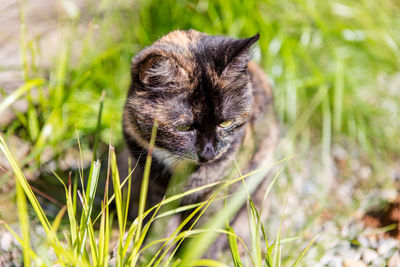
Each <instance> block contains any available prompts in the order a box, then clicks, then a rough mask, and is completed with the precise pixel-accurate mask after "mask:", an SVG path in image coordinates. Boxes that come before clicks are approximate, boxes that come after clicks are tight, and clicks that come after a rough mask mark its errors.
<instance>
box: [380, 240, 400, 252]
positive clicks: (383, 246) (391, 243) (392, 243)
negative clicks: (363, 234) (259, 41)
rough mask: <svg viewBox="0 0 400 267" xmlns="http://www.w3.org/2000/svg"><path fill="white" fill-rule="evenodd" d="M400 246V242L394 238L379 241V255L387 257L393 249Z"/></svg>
mask: <svg viewBox="0 0 400 267" xmlns="http://www.w3.org/2000/svg"><path fill="white" fill-rule="evenodd" d="M396 246H398V241H397V240H395V239H393V238H382V239H380V240H379V247H378V253H379V255H382V256H386V254H388V253H389V252H390V251H391V250H392V249H393V248H395V247H396Z"/></svg>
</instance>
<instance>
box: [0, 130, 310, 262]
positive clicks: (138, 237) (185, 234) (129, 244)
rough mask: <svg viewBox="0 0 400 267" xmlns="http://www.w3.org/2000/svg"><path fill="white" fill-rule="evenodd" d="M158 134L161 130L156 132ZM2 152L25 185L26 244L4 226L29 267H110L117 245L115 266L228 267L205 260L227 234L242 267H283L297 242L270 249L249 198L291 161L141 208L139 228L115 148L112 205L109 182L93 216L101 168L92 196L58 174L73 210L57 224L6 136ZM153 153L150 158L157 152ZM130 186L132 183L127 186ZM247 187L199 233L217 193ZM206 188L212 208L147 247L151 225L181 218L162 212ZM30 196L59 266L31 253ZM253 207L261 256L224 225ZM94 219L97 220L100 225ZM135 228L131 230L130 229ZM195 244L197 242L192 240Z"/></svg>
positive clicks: (96, 169) (21, 188)
mask: <svg viewBox="0 0 400 267" xmlns="http://www.w3.org/2000/svg"><path fill="white" fill-rule="evenodd" d="M154 129H156V128H155V127H154ZM155 133H156V132H155V130H154V131H153V134H152V138H151V140H153V141H151V142H150V143H151V144H154V138H155ZM0 149H1V151H2V152H3V153H4V155H5V156H6V158H7V160H8V161H9V163H10V165H11V166H12V168H13V171H14V175H15V179H16V183H17V184H18V186H17V196H18V198H17V205H18V208H19V220H20V224H21V228H22V233H23V237H22V238H20V237H19V236H18V234H16V233H15V232H14V231H13V230H12V229H11V228H10V227H9V226H8V225H7V224H5V222H2V223H3V224H5V226H6V227H7V229H8V230H9V231H11V232H12V233H13V235H14V236H15V237H16V239H17V240H18V241H19V242H20V244H21V246H22V247H23V256H24V264H28V265H30V262H31V261H33V265H35V266H36V265H38V266H39V265H41V264H43V263H44V262H47V263H51V264H55V263H57V264H59V265H60V266H90V265H94V266H108V265H109V262H110V257H111V255H112V254H111V248H110V246H113V247H116V248H117V249H116V254H113V257H114V260H116V262H115V264H116V266H137V265H139V266H142V265H143V266H144V265H146V266H159V265H166V266H170V265H172V266H198V265H204V266H228V265H226V264H227V263H223V262H219V261H217V260H214V259H205V258H202V257H203V255H204V254H205V253H206V252H207V249H208V248H209V245H210V241H211V242H212V240H215V238H217V236H218V235H221V234H223V235H226V237H227V238H228V241H229V247H230V250H231V254H232V258H233V262H234V264H235V266H242V263H241V262H243V259H246V262H249V261H250V262H251V263H249V264H246V265H247V266H279V265H280V261H281V259H280V254H279V253H276V252H275V253H274V256H273V257H271V254H272V253H273V251H280V249H281V244H282V243H285V242H290V241H291V240H292V239H290V238H289V239H281V236H280V235H278V237H277V240H276V242H275V243H273V244H272V245H271V246H269V245H268V242H267V240H268V239H267V237H266V233H265V230H264V226H263V222H261V220H260V211H258V210H257V208H256V207H255V206H254V204H253V201H252V199H251V197H250V195H249V192H251V191H252V188H253V189H254V188H256V187H257V184H258V183H260V182H261V181H262V177H264V176H265V174H266V173H267V172H268V171H269V170H270V168H271V166H274V165H277V164H282V163H285V162H286V161H287V160H288V159H283V160H281V161H278V162H275V163H273V164H270V166H268V167H265V168H263V169H260V170H257V171H253V172H250V173H248V174H244V175H242V176H240V177H238V178H230V179H227V180H225V181H220V182H216V183H213V184H209V185H205V186H203V187H199V188H196V189H192V190H190V191H187V192H184V193H180V194H177V195H173V196H170V197H168V198H166V199H165V198H164V200H162V201H161V202H160V203H158V204H157V205H156V206H154V207H152V208H151V209H149V210H146V211H144V209H143V207H144V205H142V211H140V210H139V213H138V217H137V218H136V219H135V220H134V221H133V222H131V223H128V221H127V214H126V211H127V210H126V209H124V207H126V206H127V205H129V203H128V201H129V199H128V198H123V196H122V192H123V190H122V184H121V183H120V178H119V172H118V167H117V162H116V156H115V150H114V149H113V147H112V146H110V154H109V171H108V173H109V174H110V170H111V176H112V179H111V180H112V183H113V187H114V188H115V190H114V194H113V195H112V196H111V198H109V194H108V182H107V183H106V186H107V187H106V190H105V192H106V193H105V195H104V199H103V201H102V209H101V213H100V214H99V215H98V216H97V217H96V216H95V215H94V214H92V211H93V205H94V201H93V200H94V197H95V194H96V190H97V187H98V178H99V174H100V162H99V161H98V160H96V161H94V162H93V163H92V165H91V168H90V172H89V179H88V180H87V184H86V186H84V185H82V188H85V190H82V192H81V191H80V190H78V191H75V190H72V186H71V179H70V180H69V181H68V185H66V184H65V183H64V182H63V180H62V179H61V178H60V177H58V175H57V174H56V173H54V175H55V176H56V177H57V179H58V180H59V181H60V183H61V184H62V186H63V187H64V190H65V202H66V206H64V207H63V208H61V210H60V211H59V212H58V215H57V216H56V217H55V219H54V220H53V222H52V223H50V221H49V219H48V217H47V216H46V215H45V214H44V211H43V209H42V207H41V205H40V204H39V202H38V200H37V198H36V196H35V194H34V193H33V192H32V190H31V188H30V187H29V184H28V181H27V180H26V178H25V176H24V175H23V172H22V171H21V169H20V167H19V165H18V163H16V161H15V159H14V157H13V155H12V154H11V153H10V151H9V149H8V147H7V144H6V143H5V141H4V139H3V137H2V136H0ZM149 151H151V149H150V150H149ZM150 153H151V152H150ZM146 161H147V162H151V154H149V157H148V159H147V160H146ZM149 170H150V164H149V163H148V164H146V167H145V172H144V173H145V174H144V178H143V180H148V174H149ZM146 173H147V174H146ZM279 174H280V172H278V173H277V174H276V176H275V178H274V179H273V180H272V181H271V184H270V186H269V187H268V190H267V191H266V193H265V197H264V201H265V200H266V199H267V195H268V193H269V191H270V190H271V188H272V186H273V184H274V183H275V181H276V180H277V179H278V176H279ZM146 176H147V177H146ZM129 177H130V176H128V177H127V179H130V178H129ZM108 179H109V178H107V181H108ZM125 181H126V180H124V182H125ZM241 181H242V182H243V186H242V189H241V190H239V191H238V192H236V193H235V195H233V196H231V197H230V201H229V203H228V204H226V205H225V207H224V212H222V213H217V214H214V215H213V216H212V217H211V218H209V220H208V221H207V222H206V224H205V225H202V226H201V227H200V228H197V229H193V226H194V224H195V223H196V222H197V220H198V219H199V218H200V217H201V216H202V214H204V212H205V211H206V210H207V208H208V207H209V205H211V204H212V203H213V202H214V201H215V199H216V197H217V195H218V193H219V192H222V191H223V190H224V189H225V188H227V187H229V186H230V185H232V184H234V183H237V182H241ZM19 184H21V185H19ZM142 186H143V185H142ZM144 187H146V186H144ZM207 187H216V188H217V189H216V190H215V192H214V193H213V194H212V195H211V196H210V197H209V198H208V199H207V200H206V201H204V202H202V203H198V204H195V205H197V207H196V208H195V209H194V210H193V211H192V212H191V213H190V215H189V216H188V217H187V218H186V219H185V220H184V221H183V222H182V223H181V224H180V225H179V226H177V228H176V229H175V231H174V232H173V234H172V235H171V236H169V237H166V238H161V239H156V240H146V237H147V235H148V231H149V229H150V226H151V225H152V224H153V222H154V221H155V220H157V219H158V218H163V217H164V216H171V215H174V214H175V213H176V211H175V212H172V213H171V212H170V211H166V212H165V213H166V214H165V215H163V214H159V210H160V208H161V206H163V205H165V204H167V203H170V202H172V201H176V200H179V199H181V198H182V197H184V196H186V195H188V194H192V193H195V192H198V191H200V190H203V189H204V188H207ZM74 188H75V187H74ZM249 190H250V191H249ZM146 194H147V192H146V190H142V192H141V199H146ZM25 195H26V196H27V197H28V199H29V201H30V203H31V205H32V207H33V209H34V210H35V215H34V217H36V216H37V218H38V219H39V221H40V223H41V226H42V227H43V228H44V230H45V233H46V236H45V238H44V239H43V241H42V242H46V243H44V245H45V246H48V248H47V249H48V251H49V252H50V251H53V252H54V254H55V262H52V260H51V258H54V256H52V255H51V253H50V254H49V255H48V258H42V257H43V256H42V255H40V256H39V255H38V254H36V253H35V249H34V248H32V247H31V244H30V239H29V231H30V229H29V228H30V223H29V217H28V213H27V206H26V200H25ZM77 195H78V197H79V200H80V201H79V202H80V206H81V207H82V209H81V214H80V215H79V214H78V213H77V211H76V207H75V205H76V204H74V201H73V199H75V198H76V197H77ZM143 195H144V197H143ZM110 200H111V201H114V202H115V204H116V205H115V207H116V216H117V222H118V235H117V239H116V240H114V241H111V240H112V236H111V233H112V229H113V228H112V221H113V217H114V215H113V214H112V213H110V209H109V205H110V204H111V203H112V202H111V201H110ZM246 200H247V201H248V203H250V206H249V209H250V210H249V218H250V221H251V222H252V223H250V226H249V231H250V232H251V234H252V240H253V242H252V246H253V247H255V249H256V251H257V252H255V251H253V252H250V251H249V250H248V248H247V246H248V245H246V244H245V243H243V240H241V238H240V237H238V236H237V235H235V233H234V231H233V229H232V228H231V227H230V226H229V225H227V226H226V229H224V224H225V223H226V222H228V221H229V220H230V218H232V217H233V216H234V214H235V213H236V212H237V211H238V209H239V208H240V207H241V206H242V205H243V204H244V202H246ZM143 201H144V200H143ZM190 206H192V205H190ZM66 211H67V212H66ZM65 214H66V216H67V217H68V221H67V222H64V224H66V225H65V226H64V228H65V227H66V228H67V229H69V231H68V234H67V235H65V234H64V235H61V233H60V232H59V227H60V223H61V220H62V218H63V217H64V215H65ZM150 214H152V215H151V217H150V218H149V220H148V221H147V222H146V223H145V224H143V223H144V218H145V217H146V216H149V215H150ZM99 216H100V217H99ZM93 218H96V219H94V220H93ZM97 218H100V226H96V225H95V221H96V220H97ZM193 218H195V221H194V222H191V219H193ZM189 222H190V223H192V225H190V227H189V228H188V230H183V229H184V227H185V225H186V224H188V223H189ZM129 224H130V226H129V227H127V226H128V225H129ZM260 231H262V234H263V237H264V240H265V242H266V244H267V246H266V248H267V250H266V252H265V253H261V246H262V245H261V242H262V240H261V238H260ZM64 233H65V232H64ZM223 235H222V236H223ZM189 237H190V239H188V238H189ZM186 239H187V241H186V242H188V243H187V244H185V246H184V249H183V252H182V254H181V255H180V256H179V257H177V256H176V255H175V254H176V252H177V249H178V248H179V246H181V245H182V242H183V241H184V240H186ZM295 239H297V238H295ZM145 240H146V241H145ZM206 240H207V241H206ZM238 240H239V241H240V242H241V245H242V246H244V247H245V248H246V252H245V253H244V254H243V253H240V252H239V250H238V243H237V242H238ZM310 244H311V243H310ZM160 245H161V246H160ZM153 246H156V247H157V246H158V247H159V248H158V252H157V253H155V254H154V255H153V257H152V258H151V259H150V261H149V262H146V261H144V259H146V258H143V257H141V254H142V253H144V252H145V251H146V250H147V249H149V248H150V247H153ZM187 248H189V249H187ZM171 252H172V253H171ZM305 252H306V250H305V251H304V252H303V253H301V254H300V255H299V256H298V257H299V258H297V260H296V259H295V258H294V260H296V262H298V261H300V260H301V257H302V256H303V255H304V253H305ZM247 258H248V259H247Z"/></svg>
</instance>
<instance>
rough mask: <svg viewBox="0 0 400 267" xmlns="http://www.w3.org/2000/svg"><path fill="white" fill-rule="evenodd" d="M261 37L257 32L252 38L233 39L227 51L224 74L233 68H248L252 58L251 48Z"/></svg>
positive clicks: (238, 69) (237, 69)
mask: <svg viewBox="0 0 400 267" xmlns="http://www.w3.org/2000/svg"><path fill="white" fill-rule="evenodd" d="M259 38H260V34H259V33H257V34H256V35H254V36H253V37H250V38H245V39H238V40H233V41H232V42H231V44H230V47H229V49H227V51H226V53H227V55H226V56H227V62H226V65H225V68H224V70H223V71H222V74H224V73H226V72H228V71H231V70H236V71H240V70H243V69H246V67H247V64H248V63H249V61H250V60H251V53H250V48H251V46H252V45H253V44H254V43H255V42H257V41H258V39H259Z"/></svg>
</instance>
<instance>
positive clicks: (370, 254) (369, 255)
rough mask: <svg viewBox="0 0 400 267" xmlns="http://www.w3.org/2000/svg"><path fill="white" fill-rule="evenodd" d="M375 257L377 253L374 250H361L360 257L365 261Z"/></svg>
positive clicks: (372, 259)
mask: <svg viewBox="0 0 400 267" xmlns="http://www.w3.org/2000/svg"><path fill="white" fill-rule="evenodd" d="M376 258H378V253H376V251H375V250H372V249H366V250H365V251H364V252H363V256H362V259H363V261H364V262H365V263H370V262H372V261H374V260H375V259H376Z"/></svg>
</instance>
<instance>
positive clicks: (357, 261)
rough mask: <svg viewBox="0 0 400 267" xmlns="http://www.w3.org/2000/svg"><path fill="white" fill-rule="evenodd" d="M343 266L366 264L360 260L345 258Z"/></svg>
mask: <svg viewBox="0 0 400 267" xmlns="http://www.w3.org/2000/svg"><path fill="white" fill-rule="evenodd" d="M343 267H367V265H366V264H365V263H364V262H362V261H360V260H345V261H344V262H343Z"/></svg>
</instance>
